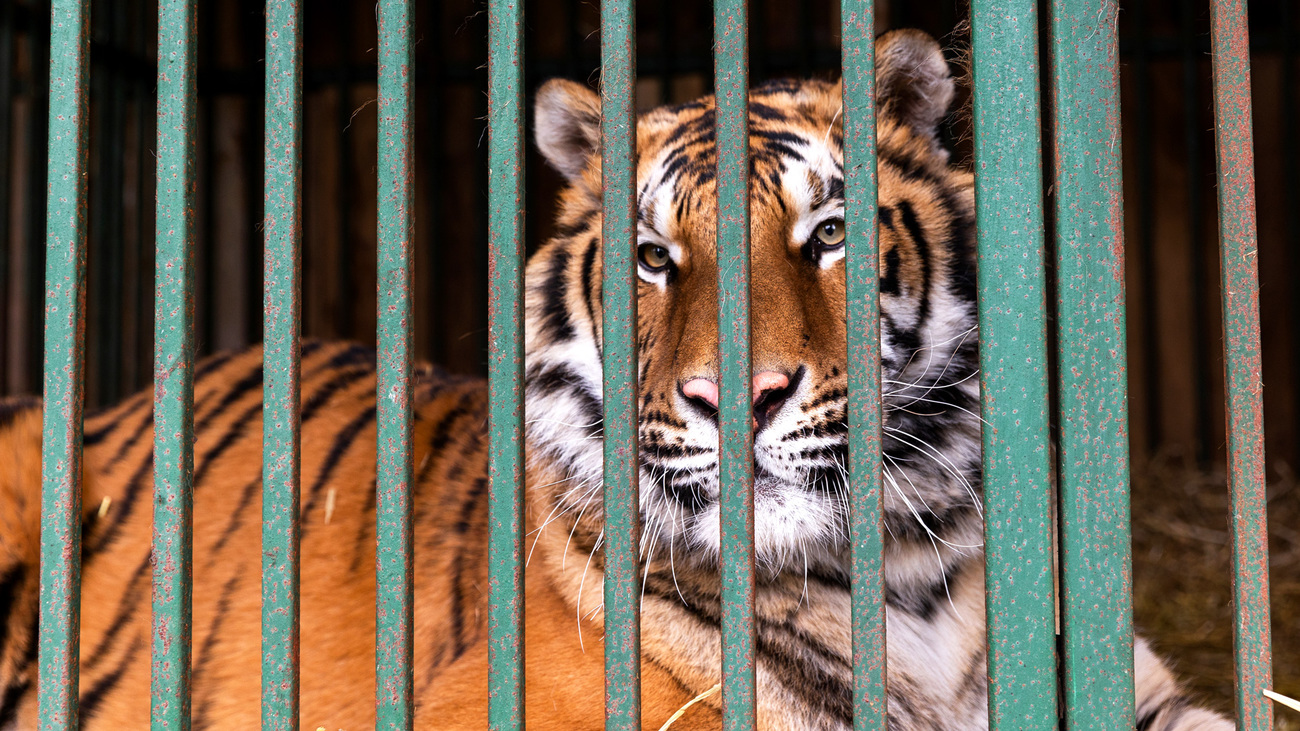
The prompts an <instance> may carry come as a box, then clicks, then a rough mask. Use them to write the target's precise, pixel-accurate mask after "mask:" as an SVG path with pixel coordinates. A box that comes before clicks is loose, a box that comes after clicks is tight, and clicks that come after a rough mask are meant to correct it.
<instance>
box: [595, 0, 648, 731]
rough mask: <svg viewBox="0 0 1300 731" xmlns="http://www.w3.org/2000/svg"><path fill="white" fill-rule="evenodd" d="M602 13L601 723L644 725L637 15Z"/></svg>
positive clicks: (622, 5) (626, 0) (604, 8)
mask: <svg viewBox="0 0 1300 731" xmlns="http://www.w3.org/2000/svg"><path fill="white" fill-rule="evenodd" d="M632 5H633V3H632V1H631V0H604V2H602V3H601V8H600V10H601V12H600V24H601V32H600V41H601V43H600V47H601V75H600V92H601V139H602V143H601V155H602V157H601V171H602V177H601V187H602V198H603V205H602V210H603V212H604V215H603V221H604V223H603V229H602V237H603V242H604V246H603V249H602V256H601V261H602V272H601V274H602V279H603V285H602V290H601V291H602V297H603V302H602V311H603V314H602V316H601V343H602V345H603V347H602V355H603V361H604V362H603V372H604V431H605V473H604V493H603V498H602V505H603V506H604V512H605V526H604V532H603V534H602V535H603V538H604V557H605V582H604V583H605V586H604V594H605V597H604V600H605V609H604V612H605V728H606V729H609V731H614V730H615V729H627V730H628V731H635V729H638V728H640V727H641V647H640V645H641V625H640V621H641V617H640V612H639V611H638V610H639V608H640V606H639V605H640V591H639V589H640V584H641V582H640V581H639V580H638V579H639V575H640V571H639V570H638V567H639V565H640V560H639V556H640V552H639V547H638V546H639V540H640V532H641V531H640V522H641V521H640V512H641V509H640V500H639V497H638V496H639V491H638V487H639V482H640V474H641V468H640V461H639V458H638V455H637V404H638V398H637V391H638V389H637V353H636V292H637V274H636V249H637V233H636V221H637V219H636V157H635V149H636V98H635V97H636V41H635V38H636V35H635V26H636V15H635V12H634V11H633V8H632Z"/></svg>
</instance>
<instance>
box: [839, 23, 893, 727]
mask: <svg viewBox="0 0 1300 731" xmlns="http://www.w3.org/2000/svg"><path fill="white" fill-rule="evenodd" d="M840 18H841V20H842V22H843V32H842V34H841V36H840V38H841V41H840V43H841V50H842V58H843V73H842V76H841V79H842V83H843V93H844V224H845V229H846V230H845V232H846V238H845V243H844V245H845V247H846V254H845V269H844V277H845V287H846V290H847V294H848V297H847V299H846V302H849V303H852V304H851V305H846V307H845V316H846V318H847V320H848V332H847V335H848V357H849V363H848V378H849V403H848V422H849V485H850V487H849V495H850V496H851V499H852V508H851V511H850V521H851V529H850V532H851V535H852V543H853V568H852V576H853V586H852V606H853V728H854V729H856V730H857V731H868V730H869V729H875V730H877V731H884V728H885V562H884V554H883V551H884V534H883V530H882V526H883V525H884V523H883V519H884V506H883V503H882V500H883V492H882V485H881V443H880V434H881V426H882V419H881V400H880V386H881V382H880V378H881V376H880V240H879V237H878V231H877V228H876V226H877V221H876V216H877V210H878V209H877V203H876V192H877V189H876V185H877V181H876V93H875V91H876V40H875V38H876V18H875V7H874V2H873V0H842V2H841V3H840Z"/></svg>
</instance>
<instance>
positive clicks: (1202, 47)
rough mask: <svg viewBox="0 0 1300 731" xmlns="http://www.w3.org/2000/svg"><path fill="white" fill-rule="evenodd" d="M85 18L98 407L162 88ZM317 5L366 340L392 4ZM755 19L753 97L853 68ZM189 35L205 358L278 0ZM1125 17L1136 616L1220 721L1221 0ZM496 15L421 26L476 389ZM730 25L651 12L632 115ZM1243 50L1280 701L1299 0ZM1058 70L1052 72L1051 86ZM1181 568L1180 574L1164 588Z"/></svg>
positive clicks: (341, 333) (433, 158) (1291, 448)
mask: <svg viewBox="0 0 1300 731" xmlns="http://www.w3.org/2000/svg"><path fill="white" fill-rule="evenodd" d="M878 5H879V8H878V13H879V16H878V17H879V21H878V22H879V28H880V29H881V30H883V29H887V28H890V27H904V26H910V27H919V28H922V29H924V30H926V31H928V32H930V33H931V34H933V35H935V36H936V37H938V38H940V39H941V41H942V42H943V44H944V45H945V47H946V48H948V49H949V51H950V54H951V58H952V60H953V61H954V64H955V66H954V68H955V69H958V68H960V62H961V57H962V55H963V53H964V52H965V50H964V49H965V47H966V44H967V36H966V35H965V33H964V32H963V30H962V29H963V28H964V27H965V22H964V20H965V16H966V8H965V4H964V3H962V2H959V1H954V0H945V1H944V2H936V3H913V2H906V1H905V0H880V2H879V3H878ZM94 6H95V7H94V9H93V11H92V14H91V17H92V46H91V64H92V65H91V122H90V145H91V146H90V180H89V186H90V227H89V231H90V233H89V237H90V238H89V242H88V250H89V268H88V275H87V292H88V301H87V309H86V312H87V328H86V332H87V338H86V348H87V351H86V374H87V376H86V397H87V404H88V406H90V407H92V408H93V407H94V406H96V405H104V404H109V403H112V402H113V401H115V400H117V399H119V398H120V397H122V396H123V395H125V394H126V393H129V392H131V391H134V390H136V389H138V388H141V387H143V386H145V385H146V384H147V383H148V382H149V380H150V378H151V375H152V374H151V368H150V363H151V362H152V357H153V350H152V307H153V305H152V297H153V274H152V269H153V231H154V220H153V200H154V198H153V189H154V180H153V174H154V165H153V157H152V155H151V149H152V147H153V145H154V140H155V129H154V126H153V119H154V104H155V98H154V91H155V73H156V71H155V59H156V49H155V44H156V27H155V24H156V20H155V6H154V4H152V3H143V2H138V1H137V0H118V1H117V2H112V3H95V4H94ZM304 8H305V10H304V20H305V41H304V61H305V73H304V78H305V94H304V112H303V116H304V129H303V144H304V147H303V150H304V152H303V164H304V170H305V171H306V174H305V176H304V178H303V183H302V184H303V193H304V197H303V201H304V204H303V218H304V230H305V233H304V241H303V244H304V246H303V265H304V275H303V312H304V321H303V332H304V334H306V335H309V336H314V337H324V338H348V339H355V340H359V341H362V342H373V340H374V336H375V312H376V289H375V284H374V282H375V256H376V223H377V218H376V199H377V191H376V179H375V174H374V173H375V168H376V149H377V142H378V141H377V121H376V114H375V112H376V110H375V104H374V102H375V97H376V93H377V90H376V55H375V51H376V49H375V41H374V39H375V38H376V20H375V6H374V3H373V2H351V3H347V2H312V3H304ZM751 13H752V26H751V39H750V44H751V46H750V49H751V51H750V52H751V56H750V58H751V74H752V78H753V79H754V80H755V81H761V80H763V79H767V78H773V77H780V76H792V75H793V76H807V75H817V76H822V77H827V78H833V77H834V76H835V74H836V73H837V71H836V70H837V69H838V66H839V61H840V59H839V36H838V26H839V17H838V3H836V2H832V1H831V0H815V1H809V2H800V3H786V2H777V1H776V0H753V1H752V2H751ZM49 17H50V16H49V7H48V4H46V3H41V2H17V1H16V0H0V100H3V107H0V109H3V114H0V170H2V171H3V172H4V174H3V175H0V232H4V234H5V236H4V239H3V244H0V302H2V303H3V310H2V313H0V314H2V316H3V319H0V323H2V324H0V395H10V394H23V393H38V392H39V391H40V379H41V358H42V355H41V354H42V347H41V337H42V330H41V328H42V321H41V317H42V298H43V296H44V286H43V281H44V276H43V272H44V269H43V267H44V262H43V247H44V233H45V221H44V216H45V190H46V187H45V170H46V159H45V143H46V139H45V133H46V115H47V106H46V103H47V98H46V94H47V91H46V83H47V68H48V54H49V53H50V48H49V44H48V38H49ZM199 17H200V22H199V26H198V27H199V46H198V53H199V59H200V66H199V74H198V91H199V119H200V123H199V139H198V145H197V149H198V161H197V162H198V171H199V173H198V198H197V200H198V208H199V210H198V212H197V221H198V226H197V234H198V240H197V254H196V261H197V262H198V265H199V266H198V270H197V271H198V278H197V303H196V306H197V313H196V323H197V325H196V327H197V338H196V340H197V344H198V348H199V351H200V352H201V353H208V352H212V351H216V350H222V349H228V348H235V347H239V346H242V345H244V344H248V343H253V342H257V341H259V340H260V339H261V333H260V329H261V320H262V307H261V301H262V281H261V261H262V259H261V245H262V236H261V231H260V221H261V217H262V195H261V191H262V168H263V165H264V160H265V155H264V153H263V149H262V111H263V109H262V104H263V103H262V93H263V80H264V71H265V69H264V67H263V64H262V56H263V30H264V26H263V8H262V4H261V3H259V2H253V1H251V0H235V1H234V2H228V3H215V2H205V3H200V5H199ZM1119 18H1120V39H1121V41H1120V42H1121V54H1122V61H1123V62H1122V67H1121V81H1122V95H1123V130H1122V133H1123V135H1122V144H1123V150H1124V183H1125V201H1124V203H1125V228H1126V236H1127V246H1128V248H1127V252H1128V253H1127V284H1128V304H1129V310H1128V334H1129V342H1128V345H1129V351H1128V353H1129V359H1130V360H1129V362H1130V369H1129V386H1130V415H1131V441H1132V446H1133V455H1134V458H1135V459H1134V462H1135V464H1136V465H1137V466H1138V469H1137V470H1136V472H1135V474H1136V475H1137V476H1136V478H1135V487H1134V508H1133V513H1134V524H1135V530H1134V534H1135V552H1134V560H1135V583H1136V585H1137V591H1138V595H1137V599H1136V601H1137V619H1138V623H1139V626H1141V627H1143V628H1144V629H1146V630H1147V631H1148V632H1149V633H1150V634H1152V635H1153V636H1154V637H1155V638H1156V640H1157V642H1162V641H1163V642H1164V643H1166V645H1172V646H1173V647H1175V648H1180V649H1173V650H1172V651H1171V653H1170V654H1172V655H1173V656H1174V657H1176V658H1182V661H1183V664H1184V665H1185V667H1187V668H1189V669H1190V668H1193V667H1195V668H1198V671H1197V672H1195V673H1188V674H1189V675H1192V676H1195V677H1198V678H1200V679H1201V680H1203V681H1204V684H1203V686H1202V690H1204V691H1206V692H1207V693H1210V694H1212V695H1214V696H1216V697H1217V698H1219V699H1220V700H1222V701H1226V699H1227V698H1229V697H1230V695H1231V691H1230V689H1231V655H1230V626H1231V624H1230V621H1229V617H1230V614H1229V611H1230V609H1229V608H1228V607H1227V602H1228V592H1227V589H1226V587H1227V582H1228V576H1229V571H1228V560H1229V559H1228V556H1227V532H1226V507H1225V506H1226V496H1225V494H1224V489H1223V478H1222V467H1221V465H1222V462H1223V459H1224V454H1225V434H1224V425H1225V422H1224V414H1223V401H1224V393H1223V362H1222V329H1221V328H1222V323H1221V316H1220V295H1219V276H1218V269H1219V264H1218V248H1217V246H1218V238H1217V237H1218V233H1217V215H1216V210H1215V201H1216V191H1215V188H1214V170H1215V159H1214V145H1213V119H1212V96H1211V93H1212V92H1211V89H1210V57H1209V11H1208V7H1207V4H1206V3H1205V2H1203V1H1197V2H1193V1H1192V0H1125V1H1124V2H1121V12H1120V15H1119ZM526 19H527V20H526V22H527V37H526V46H527V47H526V48H525V53H524V56H525V58H526V59H527V63H526V68H525V71H526V79H527V89H528V90H529V91H531V90H533V89H535V88H536V87H537V85H538V84H539V83H540V82H541V81H542V80H544V79H547V78H550V77H554V76H564V77H568V78H572V79H577V80H584V81H587V82H589V83H591V84H593V85H594V84H595V83H596V80H597V79H598V77H599V68H598V67H599V61H598V59H599V53H600V39H599V35H598V28H599V10H598V3H595V2H578V0H534V1H532V2H529V3H528V4H527V8H526ZM487 22H488V18H487V13H486V9H485V7H484V6H483V3H482V2H481V1H476V0H442V2H431V3H417V4H416V6H415V17H414V25H413V28H414V37H415V39H416V44H415V64H416V68H415V90H416V91H415V93H416V98H415V102H414V108H415V115H416V122H417V127H416V133H415V144H416V148H415V160H416V166H415V190H416V206H415V212H414V219H415V241H416V254H415V272H416V282H417V286H416V288H415V292H414V296H415V310H416V319H415V347H416V353H417V356H418V357H420V358H422V359H426V360H433V361H437V362H439V363H442V364H444V365H446V366H448V367H449V368H451V369H453V370H457V371H461V372H468V373H483V372H485V363H486V342H487V324H486V317H487V314H486V291H487V279H486V272H487V230H486V226H487V191H486V188H487V147H486V123H485V121H484V119H485V116H486V112H487V101H486V93H485V89H486V82H487V73H486V66H485V63H486V58H487ZM712 32H713V28H712V14H711V9H710V6H709V4H708V3H679V2H668V1H667V0H648V1H647V2H641V3H638V7H637V52H638V58H637V63H638V72H639V79H640V80H639V81H638V84H637V89H636V94H637V100H638V104H639V106H641V107H648V106H652V105H655V104H659V103H663V102H678V101H685V100H687V99H690V98H693V97H696V96H698V95H700V94H703V93H707V92H708V91H709V89H710V86H711V83H712V56H711V44H712ZM1250 32H1251V50H1252V56H1251V61H1252V72H1253V88H1254V129H1255V145H1256V165H1257V186H1256V191H1257V195H1258V201H1257V210H1258V223H1259V243H1260V246H1259V271H1260V280H1261V308H1262V322H1263V349H1264V350H1263V352H1264V374H1263V375H1264V382H1265V384H1266V389H1265V392H1264V405H1265V423H1266V426H1267V434H1268V441H1267V445H1266V454H1267V457H1268V460H1269V476H1270V482H1271V483H1272V484H1273V487H1272V488H1271V491H1270V509H1271V511H1272V512H1271V515H1270V523H1271V529H1272V531H1271V532H1272V534H1273V535H1272V539H1273V542H1272V563H1273V584H1274V586H1273V591H1274V595H1273V606H1274V612H1275V616H1276V617H1277V622H1278V623H1279V624H1277V625H1276V627H1277V628H1276V630H1275V637H1276V642H1277V647H1276V649H1275V657H1276V658H1277V687H1278V688H1279V689H1281V690H1285V689H1286V688H1287V687H1288V684H1289V685H1290V688H1291V689H1292V691H1293V692H1294V689H1295V688H1296V684H1297V683H1300V632H1294V631H1288V629H1287V626H1288V624H1290V625H1291V626H1294V621H1295V617H1294V609H1293V608H1294V607H1295V606H1300V579H1298V578H1297V577H1298V576H1300V533H1296V532H1295V526H1300V490H1297V489H1295V487H1294V485H1295V478H1294V476H1293V475H1292V471H1291V468H1290V466H1289V465H1292V464H1296V462H1297V459H1300V287H1297V286H1295V284H1294V283H1293V282H1292V281H1291V277H1293V276H1296V275H1297V274H1300V178H1297V175H1296V174H1295V172H1294V171H1295V170H1296V168H1297V163H1300V143H1298V142H1297V141H1296V138H1295V130H1296V128H1297V126H1298V125H1297V111H1298V110H1297V100H1300V79H1298V77H1297V73H1298V72H1300V65H1298V64H1297V55H1298V52H1300V5H1297V4H1296V3H1294V2H1292V1H1291V0H1257V1H1256V2H1252V3H1251V5H1250ZM1043 37H1044V39H1045V38H1046V26H1045V25H1044V28H1043ZM1042 58H1043V59H1044V60H1045V61H1046V60H1047V59H1048V56H1047V54H1046V53H1044V54H1043V56H1042ZM1049 73H1050V64H1049V63H1044V70H1043V74H1044V82H1046V80H1047V78H1048V76H1047V75H1048V74H1049ZM1043 88H1044V99H1046V92H1047V89H1048V86H1047V85H1046V83H1044V87H1043ZM1044 108H1045V109H1046V106H1045V107H1044ZM530 121H531V120H530ZM1046 121H1047V122H1048V123H1049V124H1050V120H1046ZM946 136H947V138H948V142H949V144H950V145H951V146H952V147H953V149H954V151H955V156H956V158H957V159H958V160H960V161H967V162H968V161H969V159H970V146H969V130H968V120H967V117H966V116H963V115H961V114H955V115H953V117H952V119H950V120H949V121H948V123H947V126H946ZM1049 157H1050V156H1049ZM1049 164H1050V160H1049ZM1048 172H1049V175H1050V171H1048ZM558 185H559V177H558V176H557V175H556V174H555V173H554V172H553V171H551V170H549V169H547V168H546V167H545V165H544V164H543V163H542V161H541V160H540V158H539V157H538V156H537V154H536V152H535V150H534V149H532V148H531V147H530V148H529V152H528V158H527V196H528V197H527V210H528V229H527V231H528V240H529V246H530V249H531V248H532V247H535V246H536V244H537V243H538V242H539V241H541V240H544V239H545V238H546V237H547V236H548V235H549V233H550V231H551V228H552V220H551V216H552V213H553V209H554V204H553V200H554V195H555V192H556V190H557V188H558ZM1049 196H1050V191H1049ZM1049 211H1050V206H1049ZM1049 230H1050V227H1049ZM1049 246H1050V236H1049ZM1048 260H1049V261H1051V257H1050V256H1049V257H1048ZM1170 562H1174V563H1176V564H1177V565H1178V566H1179V567H1180V571H1181V573H1179V574H1178V575H1171V574H1170V572H1169V571H1168V570H1165V571H1160V570H1159V568H1158V567H1159V566H1162V565H1163V566H1167V565H1169V563H1170ZM1192 565H1196V566H1197V567H1198V568H1196V569H1194V570H1193V569H1189V567H1190V566H1192ZM1288 607H1291V608H1292V609H1291V610H1290V612H1288V609H1287V608H1288ZM1203 670H1205V672H1202V671H1203ZM1225 705H1226V702H1225Z"/></svg>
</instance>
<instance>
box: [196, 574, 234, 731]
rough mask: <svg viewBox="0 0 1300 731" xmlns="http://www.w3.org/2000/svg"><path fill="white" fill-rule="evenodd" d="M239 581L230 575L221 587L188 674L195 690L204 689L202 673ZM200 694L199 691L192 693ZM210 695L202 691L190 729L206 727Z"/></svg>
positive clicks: (205, 668) (206, 665)
mask: <svg viewBox="0 0 1300 731" xmlns="http://www.w3.org/2000/svg"><path fill="white" fill-rule="evenodd" d="M238 583H239V574H235V575H234V576H232V577H230V579H229V580H228V581H227V582H226V585H225V586H223V587H222V588H221V598H220V599H219V600H218V601H217V614H216V616H215V617H213V618H212V625H211V626H210V627H208V634H207V636H206V637H204V638H203V644H201V645H200V646H199V652H198V654H197V655H195V656H194V672H193V674H192V675H191V676H190V678H191V680H190V683H191V688H193V689H194V690H195V691H203V690H205V688H204V685H203V674H204V673H205V672H206V671H207V668H208V663H209V662H210V661H211V660H212V650H213V648H214V647H215V646H216V644H217V637H218V636H220V634H221V625H222V623H223V622H224V621H225V619H226V615H227V614H229V613H230V597H231V595H232V594H234V591H235V585H236V584H238ZM194 695H200V693H197V692H196V693H194ZM210 701H211V696H210V695H209V694H207V693H202V694H201V697H200V698H199V702H198V703H197V704H196V706H197V707H196V708H195V709H194V713H193V719H192V720H191V728H192V729H204V728H207V727H208V725H209V724H208V720H207V718H208V706H209V705H210Z"/></svg>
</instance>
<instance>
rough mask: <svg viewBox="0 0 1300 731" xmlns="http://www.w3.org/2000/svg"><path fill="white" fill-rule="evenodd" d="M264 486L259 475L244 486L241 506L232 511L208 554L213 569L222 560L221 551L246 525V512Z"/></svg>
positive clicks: (209, 563)
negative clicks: (259, 489)
mask: <svg viewBox="0 0 1300 731" xmlns="http://www.w3.org/2000/svg"><path fill="white" fill-rule="evenodd" d="M261 486H262V478H261V476H260V475H259V476H258V477H257V479H255V480H253V481H252V482H250V483H248V484H247V485H245V486H244V489H243V491H242V492H241V493H240V494H239V504H238V505H236V506H235V509H234V510H233V511H231V513H230V518H229V519H228V520H227V521H226V527H225V528H224V529H223V530H222V531H221V537H220V538H218V539H217V542H216V543H214V544H213V545H212V550H211V551H209V552H208V566H209V567H211V566H212V565H213V564H215V563H216V562H217V561H218V560H219V559H220V558H221V556H220V554H221V549H223V548H225V547H226V541H228V540H230V537H231V536H233V535H234V534H235V531H237V530H239V529H240V527H241V526H243V524H244V512H245V511H247V510H248V506H249V505H251V504H252V503H253V496H254V495H256V494H257V492H258V488H259V487H261Z"/></svg>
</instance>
